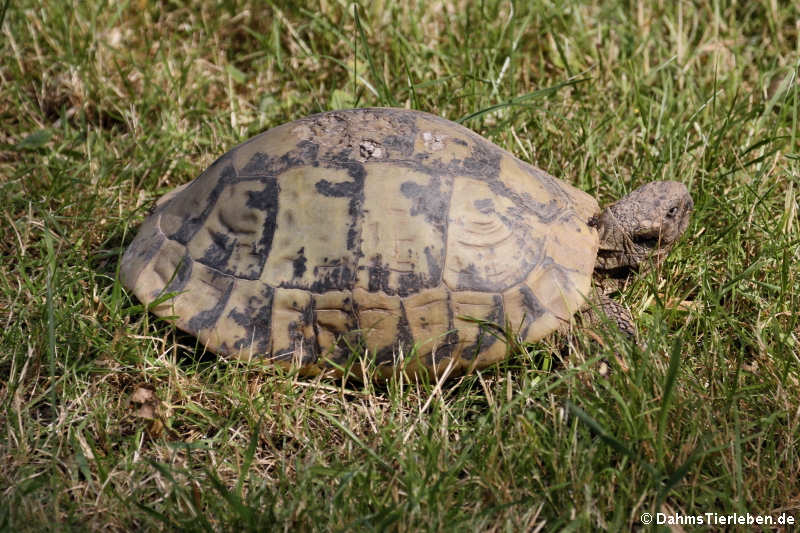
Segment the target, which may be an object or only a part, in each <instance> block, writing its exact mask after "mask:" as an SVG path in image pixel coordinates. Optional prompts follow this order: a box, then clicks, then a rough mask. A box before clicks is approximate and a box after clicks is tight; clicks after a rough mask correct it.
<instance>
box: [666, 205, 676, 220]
mask: <svg viewBox="0 0 800 533" xmlns="http://www.w3.org/2000/svg"><path fill="white" fill-rule="evenodd" d="M677 214H678V206H677V205H673V206H672V207H670V208H669V211H667V218H675V215H677Z"/></svg>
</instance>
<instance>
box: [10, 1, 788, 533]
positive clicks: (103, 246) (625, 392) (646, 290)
mask: <svg viewBox="0 0 800 533" xmlns="http://www.w3.org/2000/svg"><path fill="white" fill-rule="evenodd" d="M567 4H569V6H567ZM354 15H356V12H355V11H354V10H353V9H352V6H351V5H350V4H345V3H344V2H332V1H329V0H326V1H322V2H320V3H319V4H317V5H313V6H311V5H309V6H308V7H307V8H303V7H300V6H298V5H296V4H295V3H290V2H287V3H266V4H262V3H260V2H247V1H244V0H224V1H223V2H221V3H217V2H210V1H206V0H198V1H196V2H182V1H178V0H175V1H170V2H161V3H156V2H150V1H147V0H132V1H128V2H113V3H112V2H107V1H103V0H91V1H75V0H73V1H64V2H50V1H42V2H35V1H32V0H20V1H17V2H8V1H5V2H0V19H2V23H1V24H0V116H1V117H2V128H0V217H2V223H0V323H1V324H2V333H0V339H2V340H1V341H0V342H1V344H0V403H2V422H3V423H2V425H0V432H2V433H1V435H0V457H1V458H2V461H0V491H1V493H2V497H1V498H0V528H2V529H5V530H13V531H41V530H100V529H103V530H106V529H110V530H118V531H127V530H132V529H145V530H148V529H178V528H180V529H186V530H192V531H194V530H239V529H248V530H253V529H276V530H295V529H300V530H375V529H389V530H400V531H411V530H436V531H438V530H448V531H451V530H490V531H495V530H509V531H516V530H543V531H550V530H562V529H563V530H577V531H594V530H597V529H607V530H616V531H619V530H628V529H638V528H640V527H642V526H641V524H640V522H639V517H640V515H641V514H642V513H644V512H650V513H656V512H665V513H681V514H686V515H701V514H703V513H707V512H711V513H719V514H730V513H734V512H736V513H747V512H749V513H751V514H762V515H771V516H774V517H777V516H779V515H780V514H781V513H786V514H787V515H790V516H793V517H794V519H795V520H800V485H799V484H798V482H797V479H798V478H799V477H798V476H800V456H799V455H798V453H799V452H798V449H800V446H798V444H800V443H798V438H799V437H800V401H798V400H799V397H800V386H799V384H798V368H799V366H798V353H799V352H800V348H799V347H798V337H799V336H800V325H799V324H798V316H800V313H798V294H797V290H796V287H798V285H799V284H800V279H798V278H800V267H798V265H800V261H799V259H800V229H798V189H800V180H799V179H798V176H800V149H799V147H798V132H797V118H798V106H799V105H800V93H799V92H798V85H797V84H796V83H795V77H794V76H796V74H797V68H798V63H799V62H800V27H799V26H798V25H797V22H796V21H797V20H798V19H800V12H799V11H798V8H797V6H796V5H795V4H794V3H792V2H781V1H772V2H766V1H765V2H733V1H730V0H715V1H714V2H709V3H705V4H703V3H701V4H698V5H695V4H691V3H688V2H644V1H636V2H633V1H632V2H596V1H595V2H591V1H583V2H577V3H564V4H563V5H562V3H560V2H548V1H544V0H539V1H534V2H530V3H513V2H500V1H493V0H487V1H485V2H480V3H470V2H458V1H448V2H429V3H418V4H407V3H405V2H397V3H395V2H393V1H390V0H385V1H377V2H370V3H366V2H365V3H363V5H361V6H360V7H359V8H358V10H357V17H356V16H354ZM781 80H785V81H784V82H783V83H781ZM370 105H397V106H401V107H411V108H415V109H421V110H425V111H430V112H433V113H436V114H439V115H442V116H445V117H447V118H450V119H453V120H461V121H462V122H463V123H464V124H465V125H466V126H468V127H470V128H472V129H474V130H475V131H477V132H479V133H481V134H482V135H484V136H486V137H487V138H488V139H490V140H492V141H493V142H495V143H497V144H498V145H500V146H503V147H505V148H507V149H509V150H511V151H512V152H514V153H515V154H517V155H518V156H519V157H521V158H522V159H524V160H528V161H531V162H533V163H534V164H536V165H537V166H539V167H541V168H543V169H545V170H547V171H548V172H550V173H552V174H554V175H556V176H559V177H560V178H562V179H564V180H566V181H569V182H571V183H573V184H574V185H576V186H578V187H580V188H582V189H584V190H586V191H588V192H590V193H592V194H594V195H596V196H597V197H598V198H599V199H600V200H601V201H602V202H604V203H605V202H609V201H613V199H615V198H618V197H620V196H621V195H623V194H624V193H625V192H627V191H629V190H631V189H632V188H634V187H635V186H637V185H638V184H641V183H643V182H646V181H649V180H652V179H676V180H679V181H682V182H684V183H686V184H687V185H688V186H689V187H690V189H691V191H692V194H693V197H694V200H695V204H696V210H695V215H694V218H693V221H692V223H691V225H690V228H689V230H688V234H687V236H686V237H685V238H684V239H683V240H682V242H681V243H680V245H679V246H678V248H677V249H676V250H675V251H674V253H673V254H672V255H671V256H670V258H669V260H668V261H667V263H666V264H665V265H664V266H663V268H662V269H661V270H660V272H658V273H653V274H651V275H643V276H641V277H640V278H638V279H637V280H635V281H634V282H633V283H632V284H630V285H629V286H628V287H627V288H626V289H625V290H624V291H623V294H622V299H623V301H624V302H625V303H626V304H627V305H629V306H630V307H631V308H632V309H633V311H634V313H635V315H636V316H637V318H638V322H639V326H640V328H641V331H642V333H643V336H644V338H645V340H646V344H647V348H646V349H639V348H637V347H635V346H632V345H630V344H629V343H625V342H624V341H622V340H620V339H618V338H617V337H616V336H615V334H614V332H613V331H610V330H609V331H601V332H600V333H601V334H602V335H604V336H605V337H606V342H605V348H603V349H602V350H601V353H600V354H598V357H599V356H603V357H605V358H606V359H607V360H608V361H609V362H610V364H611V367H612V372H611V373H610V374H609V375H608V376H601V375H599V373H598V366H597V364H595V360H596V357H593V356H592V354H591V353H589V351H588V350H587V349H586V348H585V345H586V344H585V341H586V339H585V338H584V337H583V336H581V335H580V334H579V335H577V336H576V337H575V339H574V343H573V344H572V347H571V349H570V351H569V353H568V354H567V356H566V357H565V358H564V359H565V360H564V361H560V359H561V355H560V354H559V353H558V352H557V351H554V349H553V347H552V346H550V345H549V344H548V343H543V344H540V345H536V346H528V347H523V348H524V349H519V350H517V353H515V354H512V356H511V357H510V358H509V360H508V362H506V363H504V364H502V365H500V366H498V367H495V368H492V369H489V370H487V371H484V372H483V373H481V374H478V375H473V376H469V377H466V378H463V379H460V380H457V381H450V382H446V383H442V384H437V383H426V382H413V383H403V382H398V381H393V382H390V383H388V384H385V385H373V384H371V383H369V382H367V383H366V384H358V383H354V382H348V383H342V382H337V381H322V380H310V379H302V378H299V377H297V376H295V375H286V374H285V373H282V372H280V371H277V370H273V371H270V370H265V369H263V368H259V367H258V366H255V365H254V366H245V365H240V364H235V363H230V362H225V361H218V360H217V359H216V358H214V357H213V356H209V355H208V354H206V355H203V353H202V348H201V347H196V346H195V345H194V340H193V339H192V338H191V337H186V336H184V335H181V334H180V333H179V332H176V331H175V330H174V329H173V328H172V327H171V326H170V325H169V324H167V323H165V322H163V321H160V320H157V319H154V318H153V317H152V316H149V315H147V314H146V313H143V312H142V311H141V308H137V304H138V302H136V301H135V299H133V298H132V297H131V296H130V295H128V294H127V293H126V292H125V291H124V290H123V289H122V288H121V287H120V285H119V284H118V283H117V282H116V281H115V278H116V270H117V266H118V260H119V257H120V255H121V252H122V250H123V249H124V246H125V245H126V244H127V243H128V242H130V240H131V238H132V236H133V233H134V232H135V230H136V227H137V224H138V223H139V222H140V221H141V220H142V218H143V217H144V215H145V213H146V211H147V209H148V207H149V206H150V205H151V204H152V202H153V201H154V200H155V199H157V198H158V197H159V196H161V195H162V194H164V193H165V192H167V191H168V190H170V189H171V188H173V187H175V186H177V185H180V184H182V183H185V182H187V181H189V180H190V179H192V178H193V177H195V176H196V175H197V174H199V173H200V172H201V171H202V170H203V169H204V168H205V167H206V166H208V165H209V164H210V163H211V162H212V161H213V160H214V159H215V158H216V157H218V156H219V155H221V154H222V153H223V152H225V151H226V150H227V149H229V148H230V147H232V146H234V145H235V144H236V143H238V142H240V141H243V140H244V139H246V138H248V137H250V136H252V135H253V134H255V133H257V132H260V131H263V130H265V129H267V128H270V127H272V126H276V125H278V124H281V123H284V122H287V121H291V120H294V119H296V118H299V117H301V116H304V115H307V114H310V113H313V112H318V111H323V110H327V109H332V108H340V107H349V106H370ZM617 357H618V359H619V361H620V363H617V362H616V361H617ZM551 359H554V360H555V361H556V363H557V364H555V366H554V368H552V369H549V368H547V366H546V365H545V366H543V363H542V361H547V360H551ZM623 367H624V368H623ZM625 368H627V370H625ZM145 385H146V386H147V387H146V390H149V391H154V393H155V396H156V397H157V400H152V398H151V400H152V404H151V407H152V408H153V411H152V416H151V418H150V419H145V418H142V417H139V416H136V415H137V413H138V411H137V409H136V405H135V403H132V402H131V401H130V400H131V398H132V397H133V395H134V394H135V393H137V391H140V389H142V388H143V387H144V386H145ZM687 529H691V528H687ZM709 529H712V530H713V529H719V526H718V527H711V528H709Z"/></svg>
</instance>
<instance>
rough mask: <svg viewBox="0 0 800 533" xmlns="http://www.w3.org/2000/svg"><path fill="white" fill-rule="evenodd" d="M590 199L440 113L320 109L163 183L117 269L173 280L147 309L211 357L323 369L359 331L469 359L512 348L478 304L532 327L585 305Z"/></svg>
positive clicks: (429, 357)
mask: <svg viewBox="0 0 800 533" xmlns="http://www.w3.org/2000/svg"><path fill="white" fill-rule="evenodd" d="M598 211H599V208H598V205H597V202H596V201H595V200H594V199H593V198H592V197H591V196H589V195H588V194H586V193H584V192H582V191H580V190H578V189H576V188H574V187H572V186H571V185H569V184H567V183H564V182H562V181H560V180H558V179H556V178H554V177H552V176H550V175H549V174H547V173H545V172H543V171H542V170H539V169H537V168H535V167H533V166H531V165H529V164H527V163H524V162H522V161H520V160H519V159H517V158H516V157H514V156H513V155H511V154H510V153H508V152H507V151H505V150H503V149H501V148H499V147H497V146H496V145H494V144H492V143H490V142H489V141H487V140H486V139H484V138H482V137H480V136H479V135H477V134H475V133H473V132H472V131H470V130H468V129H466V128H464V127H462V126H460V125H458V124H455V123H453V122H450V121H448V120H444V119H442V118H439V117H436V116H433V115H430V114H427V113H422V112H419V111H408V110H402V109H384V108H373V109H353V110H344V111H330V112H327V113H321V114H318V115H313V116H310V117H308V118H303V119H300V120H297V121H295V122H292V123H289V124H285V125H282V126H278V127H276V128H273V129H271V130H269V131H266V132H264V133H262V134H260V135H257V136H255V137H253V138H252V139H250V140H249V141H247V142H245V143H243V144H240V145H239V146H237V147H235V148H233V149H232V150H231V151H229V152H228V153H226V154H225V155H223V156H222V157H220V158H219V159H218V160H217V161H216V162H215V163H214V164H212V165H211V166H210V167H209V168H208V169H207V170H206V171H205V172H204V173H203V174H201V175H200V176H199V177H198V178H196V179H195V180H194V181H192V182H190V183H188V184H186V185H183V186H181V187H178V188H177V189H175V190H173V191H171V192H170V193H168V194H166V195H165V196H164V197H162V198H161V199H160V200H159V201H158V202H157V204H156V207H155V209H154V210H153V212H152V213H151V214H150V215H149V217H148V218H147V219H146V220H145V221H144V223H143V224H142V226H141V228H140V230H139V232H138V234H137V236H136V238H135V239H134V240H133V242H132V243H131V244H130V246H129V247H128V249H127V250H126V252H125V254H124V256H123V258H122V263H121V267H120V277H121V281H122V282H123V284H124V285H125V286H126V287H127V288H129V289H130V290H132V291H133V292H134V294H135V295H136V296H137V297H138V298H139V300H141V301H142V302H144V303H146V304H149V303H151V302H153V301H154V300H156V299H157V298H159V297H160V296H162V295H164V294H165V293H174V295H173V296H172V297H170V298H168V299H167V300H166V301H163V302H161V303H159V304H158V305H156V306H153V307H152V308H151V311H153V312H154V313H155V314H157V315H159V316H174V317H177V318H176V325H177V326H178V327H179V328H180V329H183V330H185V331H187V332H189V333H191V334H193V335H195V336H197V337H198V338H199V340H200V341H201V342H202V343H203V344H205V346H206V347H207V348H208V349H209V350H211V351H213V352H215V353H217V354H221V355H225V356H233V357H238V358H242V359H250V358H252V357H267V358H270V359H272V360H275V361H282V362H286V363H293V364H299V365H301V366H302V367H303V369H304V370H305V371H306V372H309V373H317V372H319V371H322V370H324V369H326V368H330V366H331V364H332V363H333V364H334V366H337V365H338V364H343V363H344V362H345V361H346V360H347V358H348V357H351V356H352V353H353V349H352V348H353V347H354V346H360V347H361V348H362V350H361V354H362V355H363V353H364V351H363V348H366V349H367V350H368V351H367V352H366V353H368V354H369V355H368V357H369V358H370V359H371V360H372V361H374V362H375V363H376V364H377V365H378V366H379V367H380V368H382V369H384V370H391V369H392V368H394V367H395V366H397V365H398V362H399V360H400V358H401V357H404V358H405V359H408V360H409V361H410V362H411V366H410V367H409V368H411V369H419V368H420V367H425V368H428V369H429V370H433V371H436V372H440V371H441V370H442V365H446V364H450V365H453V367H454V368H453V370H454V371H456V372H463V371H468V370H471V369H472V368H476V367H485V366H487V365H489V364H492V363H495V362H497V361H499V360H501V359H503V358H504V357H505V356H506V345H505V343H504V342H502V341H500V340H499V339H497V338H496V337H495V335H494V334H492V332H490V331H488V330H487V329H486V328H483V327H481V326H480V324H479V323H478V322H476V321H475V320H472V319H483V320H485V321H488V322H491V323H496V324H499V325H501V326H504V325H510V326H511V327H512V328H513V330H514V331H515V332H518V334H519V337H520V338H521V339H522V340H526V341H535V340H538V339H540V338H542V337H544V336H545V335H547V334H549V333H550V332H552V331H553V330H555V329H556V328H558V327H559V326H560V325H562V324H564V323H568V322H569V320H570V318H571V316H572V314H573V313H575V312H576V311H577V310H578V309H580V308H581V307H583V306H584V305H585V301H586V295H587V294H588V293H589V290H590V286H591V279H592V271H593V268H594V264H595V259H596V256H597V249H598V235H597V231H596V230H595V229H594V228H592V227H590V226H589V225H587V222H588V221H589V219H590V218H591V217H592V216H594V215H596V214H597V213H598ZM356 352H358V350H356ZM411 355H414V356H415V357H411V358H410V357H409V356H411Z"/></svg>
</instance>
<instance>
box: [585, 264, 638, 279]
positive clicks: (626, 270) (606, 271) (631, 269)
mask: <svg viewBox="0 0 800 533" xmlns="http://www.w3.org/2000/svg"><path fill="white" fill-rule="evenodd" d="M594 272H595V274H596V275H599V276H600V277H603V278H608V279H617V280H623V279H628V278H629V277H631V276H632V275H633V274H636V273H637V272H639V269H638V267H635V266H630V265H625V266H617V267H613V268H602V267H597V268H595V269H594Z"/></svg>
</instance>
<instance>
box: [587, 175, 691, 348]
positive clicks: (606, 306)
mask: <svg viewBox="0 0 800 533" xmlns="http://www.w3.org/2000/svg"><path fill="white" fill-rule="evenodd" d="M693 207H694V202H693V201H692V197H691V196H690V195H689V191H688V190H687V189H686V186H685V185H683V184H682V183H678V182H675V181H654V182H651V183H648V184H646V185H643V186H641V187H639V188H638V189H636V190H635V191H633V192H631V193H630V194H629V195H627V196H625V197H624V198H622V199H621V200H619V201H618V202H615V203H613V204H611V205H609V206H608V207H606V208H605V209H604V210H603V212H602V213H600V214H599V215H597V216H595V217H593V218H592V220H591V221H590V222H589V225H590V226H594V227H595V228H597V231H598V233H599V235H600V250H599V252H598V254H597V263H596V265H595V269H594V278H595V294H594V297H593V300H594V301H593V305H592V306H591V307H590V308H589V309H587V310H586V311H584V313H583V319H582V321H583V322H584V323H585V324H589V325H590V327H591V325H596V324H598V323H599V322H600V321H601V320H602V315H605V316H606V317H607V319H609V320H611V321H613V322H615V323H616V324H617V325H618V326H619V329H620V331H622V332H623V333H626V334H627V335H629V336H630V337H632V338H634V339H635V338H636V337H637V334H636V327H635V326H634V322H633V318H632V317H631V313H630V311H629V310H628V309H627V308H626V307H625V306H623V305H622V304H620V303H619V302H617V301H616V300H612V299H611V298H610V297H609V296H608V294H609V293H610V292H613V291H615V290H618V289H619V288H620V287H621V286H622V285H623V284H624V283H625V281H627V279H628V278H629V277H630V276H631V275H632V274H634V273H636V272H641V271H644V270H647V269H648V268H653V267H655V266H657V265H659V264H660V263H661V262H662V261H663V260H664V258H666V256H667V254H669V252H670V250H671V249H672V247H673V245H674V244H675V242H676V241H677V240H678V239H679V238H680V237H681V235H683V233H684V232H685V231H686V228H687V226H688V225H689V218H690V216H691V213H692V209H693ZM598 310H599V311H601V312H602V314H600V313H598V312H597V311H598Z"/></svg>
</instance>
